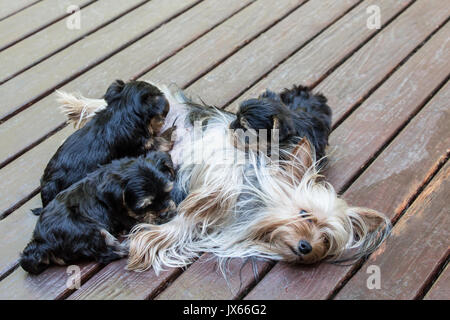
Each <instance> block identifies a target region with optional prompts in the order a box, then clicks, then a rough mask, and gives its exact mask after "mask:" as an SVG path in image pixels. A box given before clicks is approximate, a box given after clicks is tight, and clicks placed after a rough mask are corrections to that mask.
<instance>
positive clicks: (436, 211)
mask: <svg viewBox="0 0 450 320" xmlns="http://www.w3.org/2000/svg"><path fill="white" fill-rule="evenodd" d="M449 178H450V163H449V162H447V164H446V165H445V166H444V167H443V168H442V170H440V171H439V173H438V175H437V176H436V177H435V178H434V179H433V180H432V181H431V182H430V184H429V185H428V186H427V187H426V188H425V190H424V191H423V192H422V193H421V194H420V196H419V197H418V198H417V200H416V201H414V203H413V204H412V206H411V208H409V209H408V211H407V212H406V213H405V214H404V216H402V217H401V219H400V220H399V222H398V223H397V224H396V225H395V227H394V229H393V230H392V236H391V237H390V238H389V239H388V240H387V241H386V243H385V244H384V245H383V247H382V248H380V249H379V250H378V251H376V252H375V253H374V254H373V255H372V256H371V257H370V258H369V260H368V261H366V262H365V263H364V265H363V266H362V268H361V270H359V271H358V272H357V273H356V274H355V275H354V276H353V277H352V278H351V279H350V281H349V282H348V283H347V284H346V285H345V286H344V288H342V290H341V291H340V292H339V293H338V294H337V296H336V297H335V298H336V299H345V300H347V299H358V300H360V299H371V300H374V299H383V300H384V299H396V300H406V299H408V300H409V299H414V298H417V296H419V295H420V294H421V293H422V290H423V288H424V287H425V286H426V284H427V283H428V282H429V281H430V279H431V277H432V276H433V274H434V272H435V271H436V268H439V266H440V265H441V263H442V262H443V261H445V259H446V257H447V256H448V250H449V247H450V208H449V206H448V199H449V197H450V179H449ZM370 266H376V267H378V268H379V271H380V274H379V276H380V287H379V288H378V289H377V288H373V287H372V289H370V288H369V286H368V285H367V282H368V277H369V276H370V272H368V271H367V270H368V268H369V267H370ZM372 268H373V267H372Z"/></svg>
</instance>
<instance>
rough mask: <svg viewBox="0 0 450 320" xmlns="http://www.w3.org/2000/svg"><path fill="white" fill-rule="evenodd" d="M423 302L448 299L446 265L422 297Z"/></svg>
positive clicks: (449, 278) (448, 270)
mask: <svg viewBox="0 0 450 320" xmlns="http://www.w3.org/2000/svg"><path fill="white" fill-rule="evenodd" d="M424 299H425V300H449V299H450V268H449V266H448V265H447V266H446V267H445V269H444V271H442V273H441V275H440V276H439V278H438V279H437V280H436V282H435V283H434V284H433V286H432V287H431V289H430V290H429V291H428V292H427V294H426V295H425V297H424Z"/></svg>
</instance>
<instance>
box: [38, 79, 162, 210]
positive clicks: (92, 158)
mask: <svg viewBox="0 0 450 320" xmlns="http://www.w3.org/2000/svg"><path fill="white" fill-rule="evenodd" d="M104 98H105V100H106V102H107V107H106V108H105V109H104V110H102V111H99V112H98V113H97V114H96V115H95V116H94V117H93V118H92V120H91V121H89V122H88V123H87V124H86V125H85V126H84V127H83V128H81V129H79V130H77V131H76V132H75V133H73V134H72V135H71V136H69V137H68V138H67V140H66V141H65V142H64V143H63V144H62V146H60V147H59V149H58V151H57V152H56V154H55V155H54V156H53V157H52V159H51V160H50V162H49V163H48V165H47V167H46V168H45V171H44V175H43V176H42V179H41V197H42V205H43V207H45V206H46V205H47V204H48V203H49V202H50V201H51V200H53V198H55V196H56V195H57V194H58V193H59V192H60V191H62V190H64V189H66V188H67V187H69V186H70V185H72V184H73V183H75V182H77V181H79V180H80V179H82V178H84V177H85V176H86V175H87V174H88V173H89V172H92V171H94V170H96V169H97V168H98V165H99V164H100V165H101V164H106V163H110V162H111V161H112V160H114V159H120V158H123V157H136V156H139V155H142V154H145V152H146V151H148V150H155V149H161V150H163V149H164V150H165V151H166V150H167V149H168V148H170V147H167V146H164V147H165V148H164V147H161V146H160V145H159V144H158V143H157V142H158V140H157V139H158V138H155V137H154V136H156V134H158V133H159V131H160V130H161V127H162V125H163V124H164V119H165V117H166V115H167V113H168V112H169V104H168V102H167V100H166V98H165V97H164V95H163V93H161V92H160V91H159V90H158V88H156V87H155V86H152V85H151V84H149V83H147V82H143V81H131V82H128V83H124V82H123V81H121V80H117V81H115V82H114V83H113V84H112V85H111V86H110V87H109V88H108V90H107V92H106V94H105V97H104ZM160 147H161V148H160ZM40 210H42V209H36V210H34V212H35V214H39V212H40Z"/></svg>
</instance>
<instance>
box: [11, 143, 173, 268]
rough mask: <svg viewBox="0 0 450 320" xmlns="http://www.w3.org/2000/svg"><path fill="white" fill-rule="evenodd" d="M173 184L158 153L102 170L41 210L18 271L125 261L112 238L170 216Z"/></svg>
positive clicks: (124, 252) (167, 165) (123, 247)
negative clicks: (138, 225) (51, 265)
mask: <svg viewBox="0 0 450 320" xmlns="http://www.w3.org/2000/svg"><path fill="white" fill-rule="evenodd" d="M173 179H174V175H173V166H172V161H171V159H170V156H169V155H168V154H167V153H162V152H155V151H151V152H149V153H148V154H147V156H146V157H143V156H141V157H139V158H123V159H120V160H114V161H112V163H110V164H107V165H105V166H102V167H100V168H99V169H98V170H96V171H94V172H92V173H90V174H88V175H87V177H85V178H84V179H82V180H80V181H78V182H76V183H75V184H73V185H72V186H70V187H69V188H68V189H66V190H64V191H62V192H60V193H59V194H58V195H57V196H56V198H55V199H54V200H52V201H51V202H50V203H49V204H48V205H47V206H46V207H45V208H44V209H43V210H42V212H41V215H40V217H39V220H38V222H37V224H36V227H35V229H34V233H33V238H32V240H31V241H30V243H28V245H27V246H26V248H25V249H24V251H23V253H22V255H21V258H20V265H21V266H22V268H23V269H24V270H26V271H28V272H29V273H32V274H39V273H41V272H42V271H43V270H44V269H45V268H46V267H47V266H48V265H49V264H50V263H56V264H60V265H64V264H70V263H73V262H75V261H79V260H82V259H88V260H95V261H98V262H100V263H108V262H110V261H112V260H115V259H118V258H121V257H124V256H126V255H127V253H128V249H127V245H126V244H125V243H120V242H119V241H118V240H117V239H116V236H118V235H119V234H120V233H121V232H123V231H125V232H128V231H129V230H130V229H131V228H132V227H133V226H134V225H135V224H136V223H138V222H150V221H152V222H153V223H155V221H156V222H158V219H164V218H168V216H169V215H170V214H172V213H174V210H175V209H176V208H175V204H174V203H173V201H171V198H170V192H171V190H172V188H173Z"/></svg>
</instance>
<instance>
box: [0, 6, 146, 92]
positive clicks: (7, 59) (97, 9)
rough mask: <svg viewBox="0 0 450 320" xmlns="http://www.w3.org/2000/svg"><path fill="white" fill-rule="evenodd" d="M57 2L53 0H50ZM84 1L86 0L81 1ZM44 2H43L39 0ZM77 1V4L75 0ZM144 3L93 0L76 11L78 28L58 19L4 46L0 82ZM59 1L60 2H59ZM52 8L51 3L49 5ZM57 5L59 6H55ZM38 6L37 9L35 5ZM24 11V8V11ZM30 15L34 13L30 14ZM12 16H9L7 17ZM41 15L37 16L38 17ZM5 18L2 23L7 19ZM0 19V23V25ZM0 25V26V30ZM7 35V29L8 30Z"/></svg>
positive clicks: (0, 59)
mask: <svg viewBox="0 0 450 320" xmlns="http://www.w3.org/2000/svg"><path fill="white" fill-rule="evenodd" d="M51 1H54V2H58V3H59V1H57V0H51ZM64 2H67V3H69V4H71V5H72V4H77V3H75V2H73V1H71V0H67V1H64ZM84 2H86V1H85V0H84ZM41 3H42V4H47V1H44V2H41ZM41 3H39V4H37V5H35V6H33V7H31V8H30V10H31V9H36V7H38V5H40V4H41ZM78 3H81V1H80V0H79V1H78ZM142 3H144V0H130V1H120V0H109V1H103V0H102V1H97V2H94V3H92V4H91V5H89V6H87V7H85V8H83V9H82V10H81V11H80V12H79V14H80V16H79V17H80V19H81V20H80V23H82V24H80V29H77V28H72V29H69V28H68V27H67V21H68V20H67V18H66V19H63V20H60V21H58V22H56V23H54V24H52V25H51V26H49V27H48V28H45V29H43V30H41V31H39V32H37V33H35V34H33V35H32V36H30V37H28V38H26V39H24V40H22V41H20V42H19V43H17V44H15V45H13V46H11V47H9V48H8V49H6V50H4V51H2V52H0V61H2V73H1V74H0V83H3V82H4V81H6V80H8V79H10V78H12V77H13V76H14V75H16V74H18V73H19V72H21V71H23V70H25V69H27V68H29V67H31V66H33V65H35V64H36V63H39V62H40V61H42V60H43V59H45V58H47V57H49V56H50V55H52V54H54V53H55V52H57V51H58V50H61V49H63V48H65V47H66V46H68V45H70V44H71V43H73V42H75V41H77V40H80V39H82V37H84V36H86V35H87V34H89V33H91V32H93V31H95V30H96V29H98V28H100V27H102V26H103V25H105V24H107V23H109V22H111V21H113V20H114V19H116V18H117V17H119V16H120V15H121V14H123V13H125V12H127V11H128V10H130V9H132V8H134V7H136V6H137V5H139V4H142ZM61 4H62V3H61ZM67 6H68V5H65V4H64V5H63V6H62V7H61V8H62V10H63V12H65V11H66V7H67ZM51 7H52V8H53V7H54V6H53V5H52V6H51ZM58 7H59V6H58ZM39 9H41V8H39ZM24 12H25V11H24ZM38 12H40V13H41V15H44V16H45V17H47V16H48V15H47V13H46V12H45V11H42V10H39V11H38ZM33 15H34V13H33ZM13 18H16V16H13V17H11V19H13ZM38 18H41V19H42V17H41V16H38ZM9 20H10V19H7V20H5V21H4V22H7V21H9ZM1 23H2V22H0V24H1ZM14 25H16V26H18V27H19V30H23V29H22V27H21V25H20V24H19V25H17V24H16V22H14ZM1 28H2V26H1V25H0V30H2V29H1ZM8 34H9V32H8ZM47 72H57V70H55V69H49V70H47Z"/></svg>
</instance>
